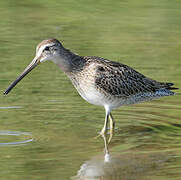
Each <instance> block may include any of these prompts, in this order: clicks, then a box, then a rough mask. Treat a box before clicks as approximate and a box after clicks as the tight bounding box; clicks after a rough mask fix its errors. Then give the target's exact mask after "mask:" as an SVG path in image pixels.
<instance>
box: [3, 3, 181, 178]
mask: <svg viewBox="0 0 181 180" xmlns="http://www.w3.org/2000/svg"><path fill="white" fill-rule="evenodd" d="M180 8H181V4H180V2H179V1H166V0H160V1H159V2H158V1H156V0H153V1H138V0H134V1H132V0H126V1H118V0H117V1H114V2H113V1H109V0H106V1H99V2H98V1H86V2H83V1H82V0H78V1H72V0H70V1H65V0H63V1H61V3H60V1H58V0H53V1H43V0H39V1H13V2H11V3H10V1H1V2H0V17H3V18H1V21H0V27H1V28H0V35H1V36H0V37H1V39H0V57H1V59H0V65H1V71H0V82H1V93H2V95H1V96H0V151H1V153H0V169H1V173H0V179H2V180H6V179H8V180H9V179H11V180H19V179H39V180H45V179H48V180H49V179H53V180H54V179H61V180H67V179H75V180H78V179H79V180H86V179H91V180H100V179H101V180H103V179H104V180H112V179H116V180H153V179H154V180H180V177H181V166H180V164H181V95H180V90H177V92H178V94H177V95H175V96H172V97H164V98H161V99H158V100H154V101H150V102H145V103H142V104H138V105H133V106H125V107H121V108H119V109H117V110H114V111H113V113H112V114H113V116H114V118H115V120H116V130H115V135H114V137H113V139H112V141H111V143H110V144H109V146H108V148H109V155H108V156H106V157H105V152H104V140H103V139H102V138H101V137H100V138H97V139H95V138H94V137H96V136H97V134H98V132H99V131H100V130H101V128H102V126H103V122H104V109H103V108H102V107H98V106H94V105H91V104H88V103H87V102H85V101H84V100H83V99H82V98H81V97H80V96H79V95H78V93H77V92H76V90H75V89H74V88H73V86H72V84H71V82H70V81H69V80H68V78H67V77H66V76H65V74H64V73H62V72H61V71H60V69H59V68H58V67H56V66H55V65H54V64H53V63H51V62H46V63H43V64H41V65H40V66H39V67H37V68H36V69H35V70H33V72H32V73H30V74H29V75H28V76H27V77H26V78H25V79H23V80H22V82H20V83H19V84H18V85H17V86H16V87H15V88H14V89H13V90H12V92H11V93H10V94H8V96H4V95H3V91H4V90H5V89H6V88H7V87H8V85H9V84H10V83H11V81H13V80H15V78H16V77H17V76H18V75H19V74H20V73H21V72H22V71H23V70H24V68H25V67H26V65H27V64H29V62H30V61H31V60H32V59H33V56H34V54H35V46H36V45H37V44H38V43H39V42H40V41H41V40H42V39H47V38H50V37H55V38H57V39H59V40H60V41H61V42H62V43H63V44H64V46H65V47H67V48H70V49H72V51H74V52H76V53H78V54H80V55H94V56H102V57H105V58H107V59H111V60H115V61H118V62H121V63H124V64H127V65H129V66H131V67H133V68H135V69H136V70H137V71H139V72H141V73H144V74H145V75H146V76H149V77H151V78H153V79H156V80H159V81H167V82H173V83H175V86H176V87H181V81H180V77H181V71H180V67H181V61H180V57H181V51H180V47H181V43H180V42H181V41H180V37H181V32H180V29H181V20H180V17H181V15H180ZM26 132H27V133H26Z"/></svg>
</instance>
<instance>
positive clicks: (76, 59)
mask: <svg viewBox="0 0 181 180" xmlns="http://www.w3.org/2000/svg"><path fill="white" fill-rule="evenodd" d="M53 62H54V63H55V64H57V65H58V66H59V67H60V69H61V70H62V71H64V72H65V73H66V74H69V73H71V72H74V71H79V70H80V69H81V68H82V67H83V65H84V64H85V62H84V60H83V58H82V57H81V56H79V55H76V54H74V53H73V52H71V51H70V50H68V49H65V48H63V49H61V51H60V53H59V55H58V56H57V57H56V58H55V59H54V60H53Z"/></svg>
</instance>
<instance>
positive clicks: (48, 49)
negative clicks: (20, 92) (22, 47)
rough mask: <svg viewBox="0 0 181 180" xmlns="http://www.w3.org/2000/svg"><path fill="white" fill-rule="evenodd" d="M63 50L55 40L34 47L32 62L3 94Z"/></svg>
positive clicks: (45, 41) (44, 41)
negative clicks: (34, 53) (34, 52)
mask: <svg viewBox="0 0 181 180" xmlns="http://www.w3.org/2000/svg"><path fill="white" fill-rule="evenodd" d="M62 48H63V46H62V44H61V43H60V42H59V41H58V40H56V39H48V40H43V41H42V42H41V43H40V44H38V45H37V47H36V55H35V58H34V59H33V60H32V62H31V63H30V64H29V65H28V66H27V67H26V69H25V70H24V71H23V72H22V73H21V74H20V76H18V78H17V79H16V80H15V81H13V82H12V83H11V84H10V86H9V87H8V88H7V89H6V91H5V92H4V94H8V93H9V92H10V91H11V89H12V88H13V87H14V86H15V85H16V84H17V83H18V82H19V81H20V80H21V79H23V78H24V77H25V76H26V75H27V74H28V73H29V72H30V71H31V70H33V69H34V68H35V67H36V66H37V65H38V64H40V63H42V62H44V61H46V60H54V59H56V58H57V57H58V56H59V54H60V50H61V49H62Z"/></svg>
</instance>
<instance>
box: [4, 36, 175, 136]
mask: <svg viewBox="0 0 181 180" xmlns="http://www.w3.org/2000/svg"><path fill="white" fill-rule="evenodd" d="M47 60H51V61H53V62H54V63H55V64H57V65H58V66H59V67H60V69H61V70H62V71H63V72H65V74H66V75H67V76H68V77H69V79H70V80H71V81H72V84H73V85H74V87H75V88H76V89H77V91H78V93H79V94H80V96H81V97H82V98H83V99H85V100H86V101H87V102H89V103H91V104H94V105H100V106H104V108H105V113H106V115H105V121H104V126H103V128H102V130H101V131H100V135H102V136H103V135H105V134H107V128H108V120H110V125H109V126H110V136H111V138H112V134H113V130H114V125H115V121H114V119H113V117H112V115H111V110H112V109H115V108H118V107H120V106H122V105H129V104H135V103H139V102H143V101H147V100H151V99H155V98H159V97H162V96H172V95H174V94H175V93H174V92H173V91H171V90H175V89H178V88H175V87H172V86H173V85H174V84H173V83H167V82H166V83H165V82H158V81H155V80H152V79H150V78H148V77H146V76H144V75H143V74H141V73H139V72H137V71H135V70H134V69H132V68H131V67H129V66H127V65H124V64H120V63H118V62H114V61H110V60H107V59H104V58H101V57H96V56H79V55H77V54H75V53H73V52H71V51H70V50H68V49H66V48H64V47H63V45H62V44H61V43H60V42H59V41H58V40H56V39H48V40H43V41H42V42H41V43H40V44H38V46H37V47H36V56H35V58H34V59H33V61H32V62H31V63H30V64H29V65H28V66H27V68H26V69H25V70H24V71H23V72H22V74H21V75H20V76H19V77H18V78H17V79H16V80H15V81H14V82H12V83H11V84H10V86H9V87H8V88H7V89H6V91H5V92H4V94H8V93H9V92H10V91H11V89H12V88H13V87H14V86H15V85H16V84H17V83H18V82H19V81H20V80H21V79H22V78H24V77H25V76H26V75H27V74H28V73H29V72H30V71H31V70H32V69H34V68H35V67H36V66H37V65H38V64H40V63H42V62H45V61H47Z"/></svg>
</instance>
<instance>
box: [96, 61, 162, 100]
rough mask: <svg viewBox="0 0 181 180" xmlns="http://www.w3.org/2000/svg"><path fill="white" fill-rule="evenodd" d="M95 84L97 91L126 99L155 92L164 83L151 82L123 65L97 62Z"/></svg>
mask: <svg viewBox="0 0 181 180" xmlns="http://www.w3.org/2000/svg"><path fill="white" fill-rule="evenodd" d="M95 84H96V86H97V88H98V89H100V88H101V89H102V90H104V91H105V92H107V93H109V94H111V95H114V96H124V97H128V96H131V95H135V94H139V93H144V92H155V91H156V90H157V89H159V88H161V87H162V86H163V87H164V86H165V85H166V83H160V82H157V81H155V80H151V79H149V78H147V77H145V76H144V75H142V74H140V73H139V72H137V71H135V70H134V69H132V68H130V67H129V66H126V65H124V64H120V63H116V62H112V61H107V60H103V59H102V58H101V63H99V62H98V61H97V71H96V77H95Z"/></svg>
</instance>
